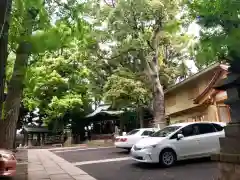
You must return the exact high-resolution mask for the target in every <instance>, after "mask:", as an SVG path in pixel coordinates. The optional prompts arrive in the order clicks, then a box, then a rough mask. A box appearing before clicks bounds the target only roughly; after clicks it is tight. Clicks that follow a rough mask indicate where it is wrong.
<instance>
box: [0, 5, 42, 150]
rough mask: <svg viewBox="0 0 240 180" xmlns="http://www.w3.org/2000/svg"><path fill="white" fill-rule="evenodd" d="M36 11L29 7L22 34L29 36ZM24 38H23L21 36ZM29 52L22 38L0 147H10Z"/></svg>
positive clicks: (0, 127) (9, 87)
mask: <svg viewBox="0 0 240 180" xmlns="http://www.w3.org/2000/svg"><path fill="white" fill-rule="evenodd" d="M37 13H38V11H36V10H35V9H31V10H29V11H28V13H27V16H26V17H25V20H24V22H25V24H24V27H25V31H24V34H23V36H24V37H26V36H31V34H32V28H33V22H34V21H33V20H34V19H35V18H36V16H37ZM23 39H24V38H23ZM30 53H31V44H30V43H29V42H28V41H25V40H23V41H22V42H20V43H19V46H18V48H17V51H16V60H15V64H14V69H13V74H12V78H11V80H10V82H9V86H8V93H7V98H6V102H5V108H4V120H3V121H1V122H0V148H6V149H12V148H13V142H14V137H15V130H16V126H17V121H18V116H19V109H20V103H21V96H22V91H23V81H24V78H25V74H26V70H27V64H28V58H29V56H30Z"/></svg>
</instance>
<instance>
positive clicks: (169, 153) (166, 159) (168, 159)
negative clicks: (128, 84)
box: [159, 149, 177, 167]
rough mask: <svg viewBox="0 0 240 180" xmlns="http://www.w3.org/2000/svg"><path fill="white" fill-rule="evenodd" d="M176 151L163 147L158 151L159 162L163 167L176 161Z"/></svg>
mask: <svg viewBox="0 0 240 180" xmlns="http://www.w3.org/2000/svg"><path fill="white" fill-rule="evenodd" d="M176 159H177V158H176V153H175V152H174V151H173V150H172V149H165V150H163V151H162V152H161V153H160V156H159V162H160V164H161V165H163V166H164V167H170V166H172V165H174V163H175V162H176Z"/></svg>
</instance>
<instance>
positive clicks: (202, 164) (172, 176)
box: [53, 148, 217, 180]
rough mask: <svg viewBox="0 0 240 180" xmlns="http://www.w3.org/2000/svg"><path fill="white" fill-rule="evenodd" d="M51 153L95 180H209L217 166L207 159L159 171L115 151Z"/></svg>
mask: <svg viewBox="0 0 240 180" xmlns="http://www.w3.org/2000/svg"><path fill="white" fill-rule="evenodd" d="M53 152H54V153H56V154H57V155H58V156H60V157H62V158H64V159H65V160H67V161H69V162H71V163H72V164H73V165H76V166H77V167H78V168H80V169H81V170H83V171H85V172H87V173H88V174H89V175H91V176H92V177H94V178H95V179H97V180H203V179H204V180H213V179H216V175H217V164H216V163H213V162H211V161H209V160H208V159H201V160H194V161H185V162H180V163H178V164H177V165H176V166H174V167H172V168H168V169H163V168H161V167H159V166H158V165H149V164H141V163H136V162H134V161H133V160H131V159H130V158H129V156H128V154H127V153H126V151H124V150H119V149H115V148H100V149H88V150H78V149H73V150H66V151H64V150H60V151H53ZM214 177H215V178H214Z"/></svg>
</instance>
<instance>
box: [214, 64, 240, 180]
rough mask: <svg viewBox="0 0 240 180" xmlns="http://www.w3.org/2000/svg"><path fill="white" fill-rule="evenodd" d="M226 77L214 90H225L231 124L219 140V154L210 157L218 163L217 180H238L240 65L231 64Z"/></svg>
mask: <svg viewBox="0 0 240 180" xmlns="http://www.w3.org/2000/svg"><path fill="white" fill-rule="evenodd" d="M229 71H230V73H229V74H228V77H227V78H225V79H224V80H222V82H220V83H219V85H217V86H216V89H219V90H226V91H227V95H228V99H227V100H226V101H225V102H224V103H225V104H227V105H229V107H230V113H231V122H230V123H229V124H228V125H227V126H226V128H225V137H224V138H220V147H221V149H220V152H219V154H215V155H213V156H212V159H213V160H216V161H218V164H219V166H218V168H219V177H218V180H239V179H240V144H239V140H240V113H239V112H240V63H239V62H233V63H232V64H231V68H229Z"/></svg>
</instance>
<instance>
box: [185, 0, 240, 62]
mask: <svg viewBox="0 0 240 180" xmlns="http://www.w3.org/2000/svg"><path fill="white" fill-rule="evenodd" d="M188 5H189V9H190V14H191V16H192V17H193V18H197V19H198V21H197V23H198V24H199V25H200V26H201V28H202V30H201V38H200V43H199V44H198V46H197V47H196V51H197V58H198V61H199V62H200V63H201V64H209V63H211V62H216V61H223V60H228V61H231V60H233V59H239V57H240V52H239V49H238V47H239V45H240V42H239V38H240V31H239V24H240V19H239V9H240V4H239V2H238V1H237V0H215V1H210V0H206V1H205V0H193V1H190V2H189V3H188Z"/></svg>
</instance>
